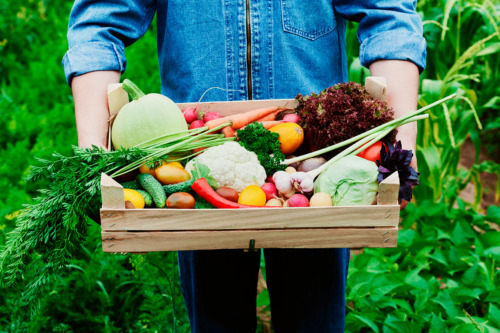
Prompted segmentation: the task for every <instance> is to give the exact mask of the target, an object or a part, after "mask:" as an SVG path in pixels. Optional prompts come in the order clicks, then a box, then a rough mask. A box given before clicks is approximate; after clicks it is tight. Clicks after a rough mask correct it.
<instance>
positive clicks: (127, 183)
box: [120, 180, 141, 190]
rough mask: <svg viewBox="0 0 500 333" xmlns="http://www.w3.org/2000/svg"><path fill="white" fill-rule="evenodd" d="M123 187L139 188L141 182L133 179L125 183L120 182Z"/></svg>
mask: <svg viewBox="0 0 500 333" xmlns="http://www.w3.org/2000/svg"><path fill="white" fill-rule="evenodd" d="M120 185H121V186H122V187H123V188H129V189H131V190H139V189H140V188H141V187H140V186H139V184H138V183H137V182H136V181H135V180H133V181H131V182H125V183H121V184H120Z"/></svg>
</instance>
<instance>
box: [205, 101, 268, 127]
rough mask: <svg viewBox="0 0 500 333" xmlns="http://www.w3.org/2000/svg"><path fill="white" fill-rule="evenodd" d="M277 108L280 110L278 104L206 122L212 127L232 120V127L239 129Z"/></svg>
mask: <svg viewBox="0 0 500 333" xmlns="http://www.w3.org/2000/svg"><path fill="white" fill-rule="evenodd" d="M277 110H278V107H277V106H271V107H265V108H260V109H255V110H251V111H248V112H243V113H238V114H234V115H231V116H227V117H222V118H218V119H213V120H210V121H208V122H207V123H206V124H205V126H208V128H209V129H212V128H214V127H217V126H219V125H222V124H224V123H225V122H227V121H231V122H232V123H233V124H232V125H231V127H232V128H233V129H235V130H237V129H240V128H242V127H243V126H246V125H248V124H250V123H251V122H253V121H255V120H256V119H259V118H262V117H264V116H266V115H268V114H270V113H272V112H275V111H277Z"/></svg>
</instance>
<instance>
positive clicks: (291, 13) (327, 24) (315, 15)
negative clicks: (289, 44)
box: [281, 0, 337, 40]
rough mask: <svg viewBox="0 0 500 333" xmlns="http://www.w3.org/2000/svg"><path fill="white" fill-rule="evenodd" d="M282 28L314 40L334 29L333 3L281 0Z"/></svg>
mask: <svg viewBox="0 0 500 333" xmlns="http://www.w3.org/2000/svg"><path fill="white" fill-rule="evenodd" d="M281 14H282V15H281V18H282V21H283V30H284V31H285V32H288V33H292V34H294V35H298V36H301V37H304V38H307V39H310V40H316V39H318V38H319V37H321V36H324V35H326V34H328V33H330V32H331V31H333V30H334V29H335V27H336V26H337V22H336V21H335V15H334V13H333V4H332V2H331V0H330V1H328V0H312V1H304V0H302V1H301V0H281Z"/></svg>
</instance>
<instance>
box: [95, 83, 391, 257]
mask: <svg viewBox="0 0 500 333" xmlns="http://www.w3.org/2000/svg"><path fill="white" fill-rule="evenodd" d="M120 90H121V88H120V87H119V86H115V87H113V88H112V89H111V91H110V95H109V96H110V114H111V116H113V115H114V114H116V112H117V111H118V110H119V108H121V106H119V105H112V103H115V102H116V101H117V100H118V99H117V98H116V97H113V96H119V97H118V98H119V102H118V104H120V103H126V99H125V97H124V96H126V95H124V94H123V91H120ZM122 105H123V104H122ZM194 105H195V103H185V104H179V107H180V108H181V109H183V108H185V107H192V106H194ZM269 105H279V106H282V107H288V108H293V107H294V100H266V101H238V102H212V103H201V104H200V106H199V107H200V108H201V109H203V110H207V111H218V112H219V113H221V114H223V115H229V114H232V113H239V112H242V111H246V110H250V109H254V108H257V107H264V106H269ZM113 110H116V112H114V111H113ZM101 190H102V209H101V228H102V246H103V251H104V252H152V251H183V250H205V249H207V250H208V249H248V250H254V249H257V248H338V247H348V248H364V247H396V246H397V234H398V223H399V205H398V201H397V198H398V192H399V179H398V176H397V174H396V173H395V174H393V175H392V176H391V177H389V178H387V179H386V180H384V181H383V182H382V183H380V186H379V195H378V198H377V204H376V205H367V206H353V207H307V208H261V209H259V208H254V209H158V208H157V209H137V210H135V209H125V199H124V194H123V188H122V186H121V185H120V184H119V183H117V182H116V181H114V180H113V179H111V178H110V177H109V176H107V175H105V174H103V175H102V178H101Z"/></svg>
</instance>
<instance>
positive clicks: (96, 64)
mask: <svg viewBox="0 0 500 333" xmlns="http://www.w3.org/2000/svg"><path fill="white" fill-rule="evenodd" d="M154 13H155V5H154V1H146V0H137V1H132V0H120V1H118V0H114V1H98V0H77V1H75V3H74V5H73V8H72V10H71V14H70V18H69V27H68V46H69V48H68V51H67V52H66V54H65V55H64V58H63V67H64V72H65V75H66V80H67V81H68V84H71V80H72V78H73V77H75V76H78V75H82V74H85V73H88V72H93V71H103V70H115V71H121V72H123V71H124V70H125V67H126V64H127V62H126V59H125V47H126V46H128V45H130V44H132V43H133V42H135V41H136V40H137V39H139V38H140V37H141V36H142V35H144V33H145V32H146V31H147V29H148V27H149V25H150V24H151V21H152V19H153V16H154Z"/></svg>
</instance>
